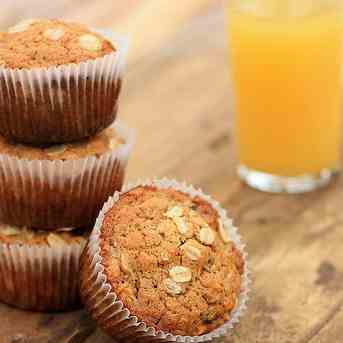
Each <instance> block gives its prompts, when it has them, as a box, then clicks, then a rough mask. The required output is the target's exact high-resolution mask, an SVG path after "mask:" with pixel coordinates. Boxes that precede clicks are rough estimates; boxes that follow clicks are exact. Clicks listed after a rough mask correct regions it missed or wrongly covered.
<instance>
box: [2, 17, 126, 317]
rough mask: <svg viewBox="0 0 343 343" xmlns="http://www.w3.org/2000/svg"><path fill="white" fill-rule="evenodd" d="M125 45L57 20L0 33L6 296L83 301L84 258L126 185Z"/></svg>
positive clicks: (57, 306)
mask: <svg viewBox="0 0 343 343" xmlns="http://www.w3.org/2000/svg"><path fill="white" fill-rule="evenodd" d="M126 52H127V42H126V41H125V39H120V38H118V37H113V36H112V35H111V34H110V33H106V32H98V31H91V30H89V29H87V28H86V27H84V26H82V25H78V24H71V23H65V22H62V21H59V20H25V21H22V22H20V23H19V24H17V25H16V26H14V27H11V28H10V29H9V30H8V31H7V32H3V33H0V134H1V136H0V200H1V201H0V222H1V224H0V290H1V291H0V300H2V301H4V302H6V303H9V304H12V305H15V306H17V307H20V308H24V309H30V310H39V311H48V310H49V311H59V310H67V309H73V308H75V307H77V306H78V305H79V291H78V277H77V275H78V269H79V258H80V255H81V252H82V250H83V247H84V245H85V242H86V239H87V237H88V235H89V232H90V229H91V228H92V226H93V224H94V221H95V218H96V217H97V214H98V212H99V210H100V209H101V207H102V205H103V203H104V202H105V201H106V200H107V198H108V197H109V196H110V195H111V194H113V193H114V191H116V190H119V189H120V188H121V186H122V182H123V177H124V170H125V166H126V163H127V159H128V156H129V153H130V150H131V147H132V132H131V131H130V130H127V129H125V128H123V127H121V126H120V125H119V124H117V123H114V121H115V118H116V114H117V110H118V97H119V94H120V90H121V80H122V74H123V67H124V62H125V56H126Z"/></svg>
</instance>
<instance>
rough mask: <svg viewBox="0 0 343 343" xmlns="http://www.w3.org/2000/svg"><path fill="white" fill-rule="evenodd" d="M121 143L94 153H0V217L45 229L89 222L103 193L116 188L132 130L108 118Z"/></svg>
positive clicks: (131, 141)
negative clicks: (63, 156)
mask: <svg viewBox="0 0 343 343" xmlns="http://www.w3.org/2000/svg"><path fill="white" fill-rule="evenodd" d="M113 127H114V128H115V130H116V132H117V134H118V135H119V136H120V137H122V138H123V139H124V141H125V144H123V145H120V146H119V147H116V148H114V149H113V150H110V151H108V152H106V153H104V154H103V155H101V156H99V157H96V156H95V155H89V156H86V157H84V158H79V159H74V160H65V161H63V160H54V161H49V160H27V159H22V158H18V157H15V156H10V155H5V154H1V153H0V198H1V202H0V221H1V222H3V223H6V224H10V225H15V226H19V227H20V226H27V227H34V228H37V229H42V230H47V229H56V228H60V227H93V225H94V221H95V219H96V217H97V215H98V213H99V211H100V209H101V207H102V205H103V203H104V202H105V201H106V200H107V199H108V197H109V196H110V195H111V194H113V193H114V192H115V191H117V190H120V189H121V187H122V184H123V178H124V173H125V168H126V165H127V161H128V157H129V154H130V151H131V149H132V146H133V141H134V137H133V131H132V130H131V129H128V128H126V127H125V126H122V125H120V124H118V123H114V124H113Z"/></svg>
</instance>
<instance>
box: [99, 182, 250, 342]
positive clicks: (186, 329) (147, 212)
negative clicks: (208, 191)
mask: <svg viewBox="0 0 343 343" xmlns="http://www.w3.org/2000/svg"><path fill="white" fill-rule="evenodd" d="M100 247H101V253H100V254H101V256H102V259H103V260H102V263H103V265H104V267H105V273H106V275H107V278H108V282H109V283H110V284H111V286H112V287H113V290H114V291H115V292H116V293H117V295H118V298H119V299H120V300H121V301H122V302H123V303H124V305H125V306H126V307H127V308H128V309H129V310H130V312H131V314H132V315H135V316H137V317H138V319H139V320H140V321H144V322H145V323H146V324H147V325H149V326H152V327H155V328H156V329H158V330H163V331H164V332H169V333H172V334H174V335H189V336H197V335H202V334H205V333H208V332H210V331H212V330H214V329H215V328H217V327H219V326H221V325H222V324H224V322H225V321H227V320H228V319H229V318H230V312H231V311H232V310H233V309H234V307H235V305H236V304H237V301H238V298H239V295H240V287H241V278H242V274H243V271H244V259H243V257H242V256H241V254H240V252H239V251H238V249H237V248H236V247H235V245H234V244H233V242H232V241H231V240H230V237H229V235H228V232H227V231H226V229H224V227H223V224H222V222H221V221H220V218H219V215H218V213H217V211H216V210H215V209H214V208H213V207H212V206H211V205H210V204H209V203H208V202H206V201H204V200H202V199H200V198H199V197H195V198H191V197H190V196H189V195H187V194H184V193H182V192H180V191H177V190H174V189H157V188H156V187H154V186H139V187H136V188H134V189H133V190H131V191H129V192H127V193H124V194H122V195H121V196H120V199H119V200H118V201H117V202H115V204H114V206H113V207H112V208H111V209H110V210H109V211H108V212H107V213H106V215H105V218H104V221H103V225H102V230H101V236H100Z"/></svg>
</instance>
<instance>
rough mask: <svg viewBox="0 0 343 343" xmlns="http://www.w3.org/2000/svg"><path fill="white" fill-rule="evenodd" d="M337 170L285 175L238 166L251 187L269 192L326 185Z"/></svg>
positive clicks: (303, 190) (288, 192)
mask: <svg viewBox="0 0 343 343" xmlns="http://www.w3.org/2000/svg"><path fill="white" fill-rule="evenodd" d="M335 174H336V171H333V170H328V169H324V170H322V171H321V172H320V173H319V174H315V175H302V176H298V177H284V176H277V175H273V174H268V173H264V172H259V171H257V170H252V169H249V168H247V167H245V166H243V165H241V166H239V167H238V175H239V177H240V178H241V180H242V181H244V182H245V183H246V184H248V185H249V186H250V187H252V188H255V189H257V190H259V191H262V192H268V193H287V194H301V193H307V192H311V191H314V190H315V189H318V188H321V187H324V186H326V185H327V184H328V183H329V182H330V180H331V179H332V177H333V176H334V175H335Z"/></svg>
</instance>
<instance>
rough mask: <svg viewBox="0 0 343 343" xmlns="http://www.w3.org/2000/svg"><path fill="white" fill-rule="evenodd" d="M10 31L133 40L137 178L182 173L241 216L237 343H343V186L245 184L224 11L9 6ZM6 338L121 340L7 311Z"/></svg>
mask: <svg viewBox="0 0 343 343" xmlns="http://www.w3.org/2000/svg"><path fill="white" fill-rule="evenodd" d="M1 7H2V9H1V10H2V16H1V22H0V26H4V27H5V26H6V25H8V24H12V23H14V22H15V21H16V20H17V19H19V18H20V17H22V16H30V17H37V16H49V15H51V14H52V15H53V16H55V17H61V16H63V17H65V18H67V19H76V20H80V21H84V22H85V23H88V24H90V25H93V26H98V27H112V28H114V29H116V30H119V31H122V32H129V33H130V34H131V35H132V39H133V42H132V47H131V53H130V58H129V65H128V72H127V78H126V83H125V90H124V95H123V97H122V106H121V111H120V118H121V119H122V120H123V121H126V122H127V123H128V124H129V125H131V126H132V127H134V128H136V130H137V144H136V147H135V151H134V154H133V156H132V159H131V161H130V165H129V175H128V177H129V179H134V178H138V177H153V176H157V177H162V176H169V177H176V178H178V179H181V180H186V181H188V182H191V183H193V184H195V185H197V186H201V187H202V188H204V189H205V190H206V191H207V192H209V193H211V194H213V196H214V197H216V198H217V199H218V200H219V201H221V202H222V203H223V204H224V205H225V207H226V208H227V209H228V211H229V213H230V215H231V216H232V217H234V218H235V219H236V223H237V224H238V226H239V227H240V230H241V233H242V235H243V237H244V239H245V241H246V243H247V245H248V251H249V254H250V263H251V268H252V270H253V292H252V294H251V301H250V306H249V311H248V313H247V315H246V316H245V317H244V319H243V320H242V321H241V323H240V325H239V326H238V327H237V330H236V331H235V333H234V337H233V338H232V341H231V340H228V342H229V341H230V342H233V343H341V342H343V248H342V243H343V209H342V202H343V181H342V179H341V178H340V179H338V180H336V181H335V182H334V183H333V184H332V185H331V186H330V187H329V188H327V189H325V190H322V191H318V192H315V193H312V194H308V195H302V196H272V195H267V194H263V193H259V192H256V191H254V190H251V189H249V188H248V187H246V186H244V185H243V184H242V183H240V182H239V180H238V179H237V177H236V174H235V165H236V164H237V161H236V156H235V152H234V145H233V135H232V97H231V94H230V84H229V81H228V79H229V78H228V72H227V63H226V59H225V36H224V13H223V3H222V1H217V0H187V1H170V0H125V1H113V0H102V1H92V0H82V1H81V0H78V1H77V0H74V1H69V0H60V1H48V2H47V1H43V0H31V1H26V0H21V1H20V0H16V1H10V0H2V1H1ZM0 342H5V343H8V342H13V343H14V342H16V343H17V342H18V343H31V342H32V343H38V342H49V343H54V342H70V343H78V342H84V343H97V342H99V343H100V342H104V343H106V342H112V340H111V339H109V338H107V337H106V336H105V335H104V334H103V333H101V332H100V331H98V330H96V329H95V328H94V326H93V324H92V322H91V321H90V320H89V318H88V317H87V315H86V314H85V313H84V312H83V311H79V312H75V313H69V314H58V315H54V314H51V315H46V314H45V315H44V314H31V313H27V312H21V311H18V310H15V309H12V308H9V307H7V306H5V305H0Z"/></svg>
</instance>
